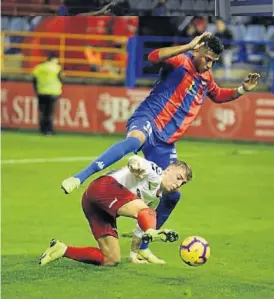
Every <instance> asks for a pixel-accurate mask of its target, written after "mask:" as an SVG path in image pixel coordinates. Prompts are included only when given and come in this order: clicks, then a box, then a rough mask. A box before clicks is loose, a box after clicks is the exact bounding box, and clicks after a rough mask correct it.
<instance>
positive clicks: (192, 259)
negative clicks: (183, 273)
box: [180, 236, 210, 266]
mask: <svg viewBox="0 0 274 299" xmlns="http://www.w3.org/2000/svg"><path fill="white" fill-rule="evenodd" d="M180 257H181V259H182V260H183V261H184V262H185V263H186V264H187V265H189V266H201V265H203V264H205V263H206V262H207V260H208V259H209V257H210V247H209V244H208V242H207V241H206V240H205V239H204V238H202V237H198V236H191V237H188V238H186V239H185V240H184V241H183V242H182V243H181V245H180Z"/></svg>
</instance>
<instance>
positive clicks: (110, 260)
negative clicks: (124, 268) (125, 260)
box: [104, 254, 121, 266]
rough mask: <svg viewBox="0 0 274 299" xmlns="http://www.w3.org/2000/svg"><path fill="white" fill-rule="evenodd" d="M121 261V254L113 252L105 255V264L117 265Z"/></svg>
mask: <svg viewBox="0 0 274 299" xmlns="http://www.w3.org/2000/svg"><path fill="white" fill-rule="evenodd" d="M120 262H121V256H120V255H118V254H111V255H108V256H105V260H104V266H117V265H118V264H120Z"/></svg>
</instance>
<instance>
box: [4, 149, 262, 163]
mask: <svg viewBox="0 0 274 299" xmlns="http://www.w3.org/2000/svg"><path fill="white" fill-rule="evenodd" d="M236 153H237V154H240V155H252V154H256V153H258V151H254V150H248V149H247V150H238V151H237V150H236ZM227 154H232V152H221V153H219V154H216V153H215V154H214V156H223V155H224V156H225V155H227ZM202 155H203V153H195V154H194V153H186V154H183V155H181V156H182V157H185V158H189V157H198V156H202ZM207 156H208V153H207ZM96 158H98V157H95V156H93V157H59V158H29V159H7V160H2V161H1V162H0V164H33V163H59V162H61V163H62V162H77V161H93V160H95V159H96ZM123 159H127V157H124V158H122V160H123Z"/></svg>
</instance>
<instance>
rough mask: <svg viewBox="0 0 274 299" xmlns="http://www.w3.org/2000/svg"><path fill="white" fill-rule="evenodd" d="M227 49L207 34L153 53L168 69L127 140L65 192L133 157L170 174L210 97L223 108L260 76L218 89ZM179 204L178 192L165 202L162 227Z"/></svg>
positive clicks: (139, 112) (66, 182)
mask: <svg viewBox="0 0 274 299" xmlns="http://www.w3.org/2000/svg"><path fill="white" fill-rule="evenodd" d="M223 48H224V47H223V45H222V43H221V41H220V39H219V38H218V37H215V36H214V35H212V34H211V33H209V32H205V33H204V34H202V35H200V36H197V37H195V38H194V39H193V40H192V41H191V42H190V43H188V44H186V45H181V46H174V47H167V48H161V49H157V50H155V51H153V52H152V53H150V55H149V56H148V59H149V61H150V62H152V63H163V64H164V67H163V68H162V72H161V76H160V79H159V80H158V81H157V82H156V84H155V86H154V87H153V89H152V91H151V93H150V94H149V95H148V96H147V98H146V99H145V100H144V101H143V102H141V104H140V105H139V107H137V109H136V110H135V111H134V113H133V115H132V116H131V117H130V118H129V120H128V122H127V136H126V138H125V139H124V140H122V141H120V142H118V143H116V144H114V145H112V146H111V147H110V148H109V149H107V150H106V151H105V152H104V153H103V154H102V155H101V156H99V157H98V158H97V159H96V160H94V161H93V162H92V163H91V164H90V165H89V166H88V167H87V168H85V169H84V170H82V171H80V172H79V173H77V174H75V175H74V176H72V177H70V178H68V179H65V180H64V181H63V182H62V189H63V190H64V191H65V193H71V192H72V191H73V190H75V189H76V188H78V187H79V186H80V184H82V183H83V182H84V181H85V180H86V179H87V178H88V177H89V176H91V175H92V174H94V173H96V172H98V171H100V170H102V169H104V168H106V167H108V166H109V165H111V164H113V163H115V162H116V161H119V160H120V159H121V158H123V157H124V156H125V155H127V154H128V153H131V152H138V151H142V152H143V154H144V156H145V158H146V159H148V160H150V161H153V162H155V163H156V164H157V165H159V166H160V167H161V168H162V169H166V168H167V167H168V165H170V164H171V163H172V162H174V161H176V160H177V153H176V148H175V142H176V141H177V140H179V139H180V137H182V135H183V134H184V132H185V131H186V130H187V129H188V128H189V126H190V125H191V123H192V122H193V121H194V120H195V118H196V117H197V115H198V113H199V111H200V109H201V107H202V105H203V103H204V101H205V100H206V97H207V96H208V97H209V98H210V99H211V100H212V101H214V102H215V103H217V104H222V103H226V102H229V101H233V100H236V99H238V98H240V97H241V95H243V94H244V93H246V92H250V91H252V90H254V88H255V87H256V85H257V83H258V79H259V77H260V75H259V74H257V73H250V74H249V75H248V77H247V78H246V79H245V80H244V81H243V83H242V85H241V86H239V87H237V88H220V87H219V86H218V85H217V84H216V82H215V81H214V79H213V76H212V73H211V68H212V67H213V65H214V62H215V61H217V60H218V59H219V57H220V55H221V53H222V51H223ZM179 199H180V192H179V191H178V190H174V192H172V193H168V194H167V195H164V196H163V197H162V198H161V201H160V204H159V206H158V208H157V228H160V227H161V226H162V225H163V223H164V222H165V221H166V220H167V219H168V217H169V215H170V214H171V212H172V210H173V209H174V207H175V206H176V204H177V202H178V201H179ZM144 246H145V245H144Z"/></svg>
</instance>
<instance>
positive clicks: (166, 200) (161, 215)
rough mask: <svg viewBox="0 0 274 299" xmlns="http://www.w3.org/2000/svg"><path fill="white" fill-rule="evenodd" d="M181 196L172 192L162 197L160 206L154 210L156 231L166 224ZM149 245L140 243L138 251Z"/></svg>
mask: <svg viewBox="0 0 274 299" xmlns="http://www.w3.org/2000/svg"><path fill="white" fill-rule="evenodd" d="M180 196H181V193H180V192H174V193H169V194H166V195H164V196H163V197H162V198H161V201H160V204H159V206H158V207H157V209H156V213H157V224H156V229H160V228H161V227H162V225H163V224H164V223H165V222H166V220H167V219H168V217H169V215H170V214H171V212H172V211H173V209H174V208H175V206H176V204H177V202H178V201H179V199H180ZM148 245H149V243H144V242H142V243H141V245H140V247H139V248H140V249H142V250H145V249H147V248H148Z"/></svg>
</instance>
